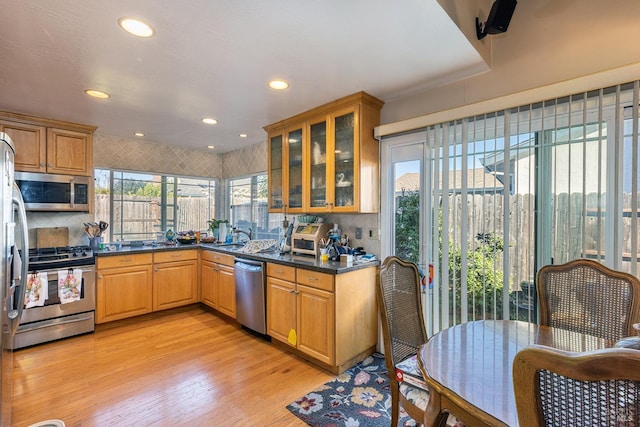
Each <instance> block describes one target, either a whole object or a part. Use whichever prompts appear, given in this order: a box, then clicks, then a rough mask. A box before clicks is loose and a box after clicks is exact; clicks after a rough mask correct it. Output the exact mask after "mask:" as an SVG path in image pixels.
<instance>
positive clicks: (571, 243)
mask: <svg viewBox="0 0 640 427" xmlns="http://www.w3.org/2000/svg"><path fill="white" fill-rule="evenodd" d="M623 89H624V90H623ZM639 92H640V91H639V85H638V83H637V82H635V83H633V84H632V85H626V86H625V88H622V87H615V88H610V89H603V90H600V91H594V92H590V93H584V94H579V95H575V96H571V97H567V98H562V99H555V100H551V101H547V102H541V103H539V104H535V105H526V106H523V107H519V108H513V109H508V110H504V111H500V112H495V113H490V114H485V115H480V116H474V117H469V118H465V119H461V120H458V121H455V122H449V123H441V124H437V125H433V126H429V127H428V128H426V129H423V130H421V131H420V132H416V133H414V134H410V135H402V136H397V137H391V138H388V139H384V140H383V144H382V149H383V151H382V160H383V162H382V165H383V177H385V179H384V180H383V181H386V184H383V187H384V185H386V187H384V188H383V190H384V193H383V194H385V197H387V200H385V201H383V203H382V215H381V221H382V224H383V227H382V230H383V235H382V242H384V244H383V247H382V255H383V256H386V255H391V254H396V255H398V256H401V257H403V258H405V259H408V260H411V261H413V262H415V263H416V264H418V266H419V267H420V268H421V270H422V271H423V272H425V286H424V301H425V319H426V323H427V325H428V328H429V333H434V332H437V331H438V330H441V329H443V328H446V327H449V326H451V325H454V324H458V323H464V322H467V321H471V320H479V319H520V320H529V321H535V320H536V306H535V286H534V282H535V275H536V272H537V269H538V268H539V267H540V266H542V265H546V264H551V263H563V262H566V261H569V260H572V259H576V258H592V259H596V260H598V261H599V262H602V263H604V264H606V265H608V266H610V267H612V268H616V269H621V270H625V271H630V272H632V273H634V274H637V258H638V243H637V242H638V237H639V234H640V230H639V229H640V226H639V225H640V224H639V215H638V203H639V202H638V199H639V197H638V176H639V175H640V173H639V169H640V168H639V167H638V165H639V164H640V161H639V160H640V154H639V150H638V127H639V122H638V113H637V111H634V109H632V108H629V107H626V106H627V105H630V104H632V103H633V102H635V104H632V105H638V102H637V101H638V98H640V96H639V95H638V94H639ZM634 99H635V101H633V100H634ZM625 107H626V108H625ZM386 225H388V226H386ZM430 266H431V271H432V272H433V274H432V280H431V281H429V270H430Z"/></svg>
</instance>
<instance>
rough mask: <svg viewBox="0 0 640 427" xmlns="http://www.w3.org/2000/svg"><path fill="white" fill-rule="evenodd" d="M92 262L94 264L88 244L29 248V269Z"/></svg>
mask: <svg viewBox="0 0 640 427" xmlns="http://www.w3.org/2000/svg"><path fill="white" fill-rule="evenodd" d="M92 264H95V256H94V255H93V251H92V250H91V248H90V247H89V246H59V247H55V248H36V249H29V270H30V271H34V270H44V269H54V268H68V267H74V266H81V265H92Z"/></svg>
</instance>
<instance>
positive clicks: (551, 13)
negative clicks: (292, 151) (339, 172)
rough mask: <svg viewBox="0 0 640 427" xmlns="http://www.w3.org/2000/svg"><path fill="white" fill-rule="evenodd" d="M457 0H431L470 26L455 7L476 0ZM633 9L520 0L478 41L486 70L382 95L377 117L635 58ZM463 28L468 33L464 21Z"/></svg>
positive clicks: (639, 11) (426, 109) (638, 34)
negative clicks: (486, 54) (504, 21)
mask: <svg viewBox="0 0 640 427" xmlns="http://www.w3.org/2000/svg"><path fill="white" fill-rule="evenodd" d="M465 1H466V0H439V2H440V3H441V4H442V6H443V7H444V9H445V10H447V12H448V13H449V15H450V16H451V17H452V19H453V20H454V21H456V23H457V24H458V26H459V27H461V28H462V27H468V26H470V25H473V26H475V22H473V21H471V20H470V19H468V18H469V17H468V14H466V15H465V14H463V13H460V12H459V11H460V10H461V9H463V8H465V7H471V8H476V6H474V5H473V4H471V5H468V6H465ZM483 2H484V4H485V5H484V6H478V7H477V9H478V11H479V13H480V14H481V17H482V16H484V18H485V19H486V10H488V7H490V4H491V3H492V0H482V2H481V1H478V3H479V4H481V5H482V4H483ZM456 11H458V12H456ZM638 16H640V2H638V1H637V0H617V1H615V2H608V3H606V4H605V3H603V2H602V1H600V0H521V1H519V2H518V5H517V7H516V10H515V13H514V15H513V18H512V20H511V22H510V24H509V29H508V31H507V32H506V33H504V34H499V35H493V36H487V37H486V38H485V39H483V40H482V41H481V43H484V44H491V71H489V72H487V73H484V74H481V75H478V76H474V77H471V78H468V79H465V80H461V81H457V82H454V83H451V84H447V85H443V86H440V87H436V88H432V89H428V90H425V91H423V92H420V93H415V94H413V95H410V96H406V97H403V98H402V99H395V100H386V103H385V106H384V107H383V109H382V113H381V114H382V123H383V124H387V123H393V122H397V121H402V120H407V119H410V118H414V117H418V116H422V115H425V114H430V113H434V112H438V111H443V110H447V109H451V108H455V107H459V106H464V105H468V104H473V103H476V102H480V101H484V100H490V99H494V98H498V97H501V96H505V95H508V94H513V93H517V92H522V91H526V90H528V89H532V88H537V87H541V86H545V85H549V84H553V83H558V82H564V81H566V80H570V79H575V78H577V77H581V76H588V75H591V74H594V73H598V72H601V71H604V70H610V69H615V68H618V67H622V66H625V65H630V64H637V63H640V49H638V48H637V46H636V44H637V41H638V40H639V39H640V25H638ZM465 34H466V35H467V37H468V38H469V33H468V28H467V31H465ZM636 78H637V76H636ZM617 83H623V82H617ZM595 87H597V86H595ZM595 87H591V88H595ZM365 89H366V88H365ZM582 90H587V88H583V89H582ZM566 94H567V93H555V94H554V95H553V96H554V97H558V96H563V95H566ZM538 101H539V99H538ZM514 106H515V105H514ZM485 112H488V111H485Z"/></svg>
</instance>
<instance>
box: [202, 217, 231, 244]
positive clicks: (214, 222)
mask: <svg viewBox="0 0 640 427" xmlns="http://www.w3.org/2000/svg"><path fill="white" fill-rule="evenodd" d="M228 223H229V220H228V219H215V218H213V219H210V220H209V221H207V225H208V226H209V231H211V235H212V236H213V238H214V239H215V240H219V239H218V230H219V229H220V224H228Z"/></svg>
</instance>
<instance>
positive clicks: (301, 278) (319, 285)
mask: <svg viewBox="0 0 640 427" xmlns="http://www.w3.org/2000/svg"><path fill="white" fill-rule="evenodd" d="M297 278H298V280H297V282H298V283H299V284H301V285H307V286H311V287H313V288H316V289H324V290H325V291H329V292H333V275H332V274H327V273H319V272H317V271H311V270H303V269H301V268H298V270H297Z"/></svg>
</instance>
